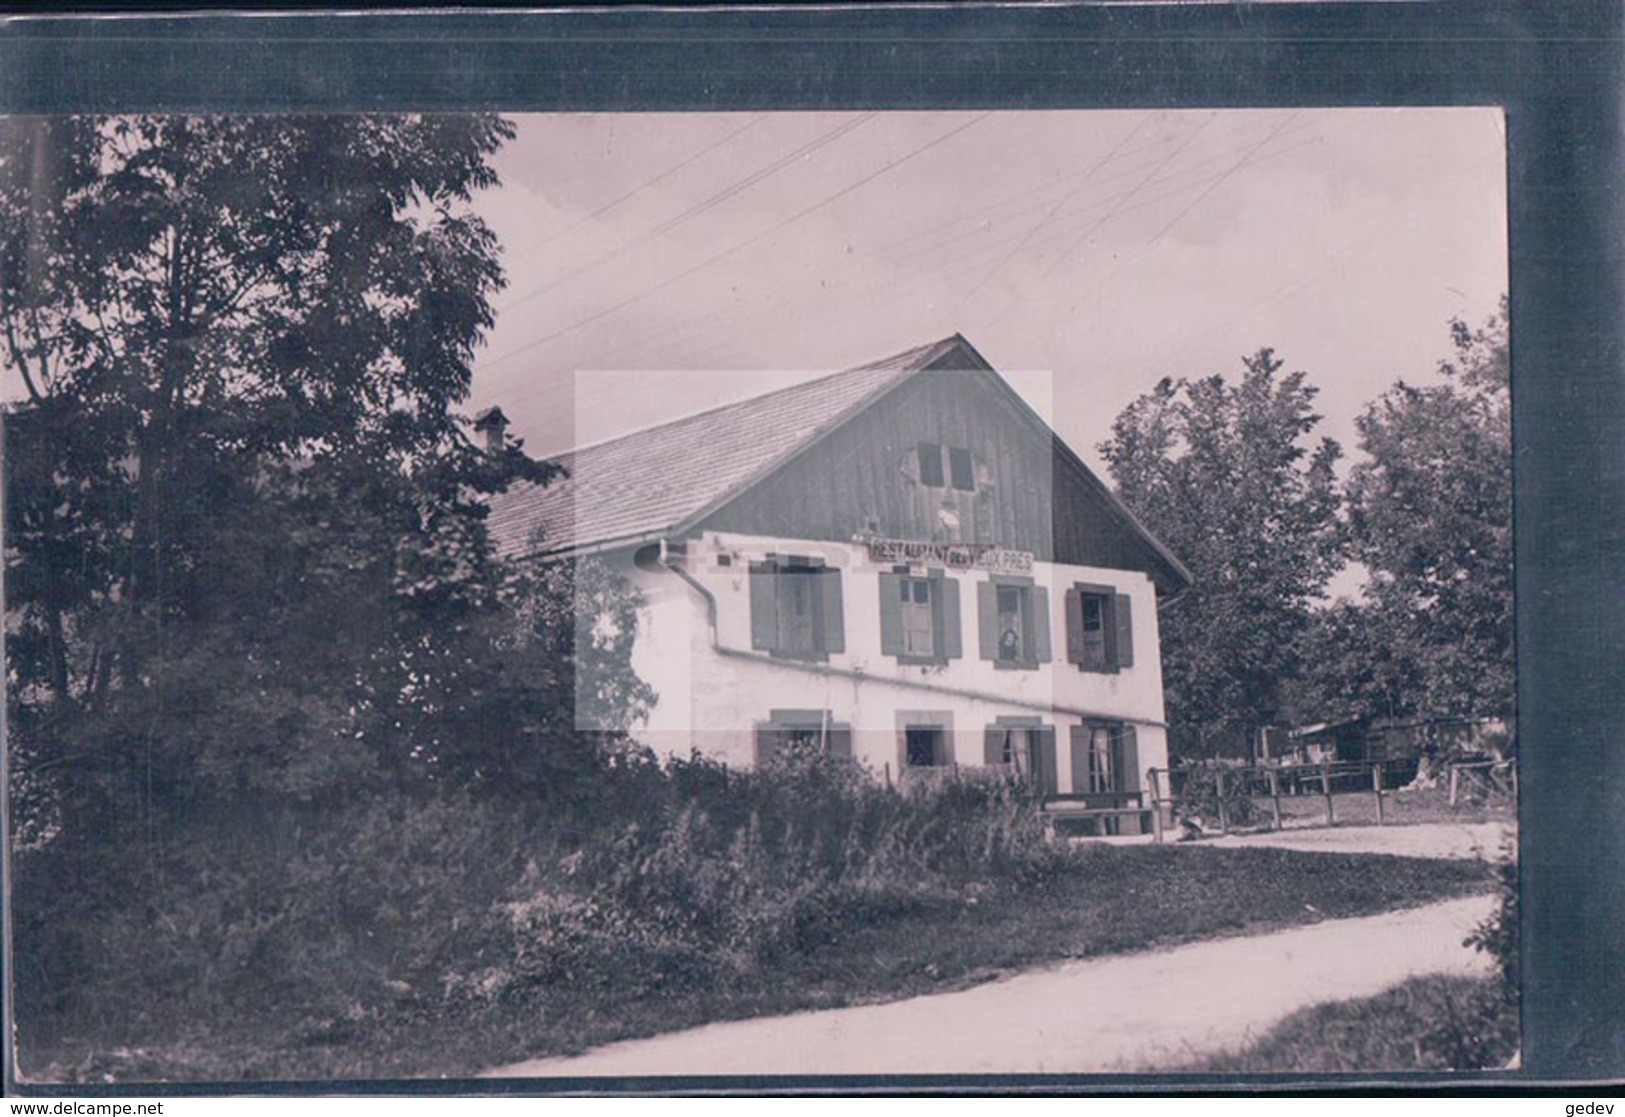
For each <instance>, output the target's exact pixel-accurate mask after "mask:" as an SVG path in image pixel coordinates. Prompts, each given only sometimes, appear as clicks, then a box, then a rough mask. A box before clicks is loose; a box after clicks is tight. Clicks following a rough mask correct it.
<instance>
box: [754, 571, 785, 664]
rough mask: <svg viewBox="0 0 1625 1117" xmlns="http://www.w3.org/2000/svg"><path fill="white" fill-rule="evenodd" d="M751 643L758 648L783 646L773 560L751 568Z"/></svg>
mask: <svg viewBox="0 0 1625 1117" xmlns="http://www.w3.org/2000/svg"><path fill="white" fill-rule="evenodd" d="M750 646H751V647H753V648H755V649H756V650H758V651H766V652H776V651H778V650H779V579H778V569H777V567H776V565H775V564H774V563H771V562H759V563H757V564H755V565H754V566H752V567H751V568H750Z"/></svg>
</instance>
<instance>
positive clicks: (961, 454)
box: [948, 446, 976, 493]
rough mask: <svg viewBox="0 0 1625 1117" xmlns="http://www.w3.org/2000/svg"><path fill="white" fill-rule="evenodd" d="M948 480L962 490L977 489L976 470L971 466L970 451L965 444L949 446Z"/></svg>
mask: <svg viewBox="0 0 1625 1117" xmlns="http://www.w3.org/2000/svg"><path fill="white" fill-rule="evenodd" d="M948 480H949V482H950V483H951V484H952V485H953V487H954V488H956V489H958V490H960V491H961V492H967V493H971V492H975V491H976V471H975V470H974V469H973V468H972V467H971V457H970V451H969V450H967V449H965V448H964V447H963V446H950V447H948Z"/></svg>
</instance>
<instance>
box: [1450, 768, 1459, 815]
mask: <svg viewBox="0 0 1625 1117" xmlns="http://www.w3.org/2000/svg"><path fill="white" fill-rule="evenodd" d="M1460 786H1461V769H1460V768H1457V767H1456V766H1455V765H1454V764H1452V765H1451V766H1450V805H1451V806H1452V807H1453V806H1455V805H1456V792H1457V791H1458V789H1459V788H1460Z"/></svg>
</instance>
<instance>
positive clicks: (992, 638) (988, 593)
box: [976, 582, 999, 660]
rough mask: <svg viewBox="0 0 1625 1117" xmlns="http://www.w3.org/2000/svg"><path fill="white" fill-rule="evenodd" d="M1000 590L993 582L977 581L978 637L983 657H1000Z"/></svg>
mask: <svg viewBox="0 0 1625 1117" xmlns="http://www.w3.org/2000/svg"><path fill="white" fill-rule="evenodd" d="M998 626H999V591H998V587H997V586H995V585H994V584H993V583H992V582H977V583H976V637H977V645H978V647H979V649H980V651H981V656H982V658H983V659H995V660H996V659H998V658H999V633H998Z"/></svg>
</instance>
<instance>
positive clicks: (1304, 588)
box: [1101, 349, 1341, 755]
mask: <svg viewBox="0 0 1625 1117" xmlns="http://www.w3.org/2000/svg"><path fill="white" fill-rule="evenodd" d="M1315 395H1316V389H1315V388H1314V387H1313V386H1312V385H1310V384H1309V382H1308V379H1307V376H1306V374H1305V373H1303V372H1285V371H1283V364H1282V362H1281V361H1280V360H1279V359H1278V358H1277V357H1276V356H1275V354H1274V353H1273V351H1271V350H1269V349H1264V350H1260V351H1259V352H1258V353H1256V354H1254V355H1253V356H1251V357H1247V358H1245V359H1244V361H1243V370H1242V374H1241V377H1240V378H1239V379H1238V380H1236V381H1235V382H1230V381H1227V380H1226V379H1225V378H1224V377H1223V376H1209V377H1206V378H1204V379H1199V380H1186V379H1179V380H1172V379H1165V380H1163V381H1162V382H1161V383H1159V384H1158V385H1157V386H1156V387H1155V388H1154V389H1153V390H1152V391H1151V392H1149V393H1147V394H1146V395H1143V396H1141V397H1140V398H1139V399H1137V400H1135V401H1134V402H1133V403H1131V404H1130V405H1129V406H1128V407H1127V408H1126V409H1124V411H1123V412H1122V414H1120V415H1119V416H1118V417H1117V420H1116V421H1115V422H1114V423H1113V425H1112V437H1111V440H1110V441H1108V442H1106V443H1104V444H1103V445H1102V446H1101V453H1102V454H1103V455H1104V456H1105V458H1106V461H1107V465H1108V467H1109V469H1110V471H1111V475H1112V479H1113V481H1114V482H1115V484H1116V486H1117V489H1118V492H1119V493H1120V494H1121V496H1122V498H1123V499H1124V501H1125V502H1126V503H1127V504H1128V506H1129V507H1130V508H1132V509H1133V510H1134V512H1135V514H1136V515H1138V516H1139V517H1140V518H1141V519H1142V520H1143V521H1144V522H1145V523H1146V525H1147V526H1148V527H1150V529H1151V530H1152V531H1153V532H1155V533H1156V534H1157V535H1158V536H1159V537H1160V538H1161V539H1162V540H1163V541H1164V542H1166V543H1167V544H1168V546H1169V547H1170V548H1171V549H1172V550H1173V551H1174V553H1175V554H1177V555H1178V556H1179V557H1180V558H1181V559H1182V560H1183V561H1184V562H1185V563H1186V565H1187V566H1189V567H1190V569H1191V572H1192V573H1193V574H1194V575H1195V583H1194V585H1193V586H1192V587H1191V589H1190V590H1189V591H1187V592H1186V593H1185V594H1184V595H1183V596H1182V597H1181V598H1180V599H1178V600H1177V601H1175V602H1174V603H1173V604H1172V605H1171V606H1170V607H1169V608H1168V610H1167V611H1166V612H1165V613H1164V615H1163V616H1162V618H1161V628H1162V638H1163V672H1164V682H1165V688H1166V692H1167V706H1168V718H1169V723H1170V727H1171V744H1172V747H1173V748H1174V750H1175V751H1176V752H1178V753H1179V754H1181V755H1204V754H1209V753H1213V752H1215V751H1220V750H1224V749H1237V748H1240V747H1242V745H1243V742H1244V740H1245V737H1246V735H1247V733H1248V732H1250V731H1251V730H1254V729H1256V728H1257V727H1259V726H1261V725H1264V724H1267V723H1268V722H1269V721H1271V720H1272V719H1273V718H1274V717H1275V715H1276V712H1277V710H1278V709H1279V707H1280V704H1281V701H1282V696H1283V687H1284V685H1285V684H1286V683H1287V681H1288V680H1290V679H1292V678H1293V677H1294V676H1295V675H1296V674H1297V672H1298V669H1299V663H1300V639H1301V636H1302V634H1303V632H1304V630H1305V628H1306V627H1307V625H1308V623H1309V615H1310V609H1311V606H1312V604H1313V603H1314V602H1315V601H1316V600H1317V599H1318V598H1319V597H1320V596H1321V594H1322V593H1323V591H1324V589H1325V586H1326V584H1327V581H1328V580H1329V579H1330V577H1331V576H1332V574H1333V573H1335V571H1336V569H1337V567H1338V565H1339V562H1340V557H1339V555H1340V532H1339V526H1338V519H1337V513H1338V493H1337V484H1336V477H1335V474H1334V466H1335V463H1336V462H1337V460H1338V457H1339V456H1340V453H1341V451H1340V449H1339V447H1338V445H1337V444H1336V443H1335V442H1334V441H1332V440H1330V439H1321V440H1320V441H1319V442H1318V443H1313V444H1311V441H1310V440H1311V436H1312V433H1313V431H1314V428H1315V425H1316V424H1317V423H1318V422H1319V419H1320V417H1319V416H1318V415H1317V414H1315V412H1314V409H1313V406H1312V405H1313V401H1314V398H1315Z"/></svg>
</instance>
